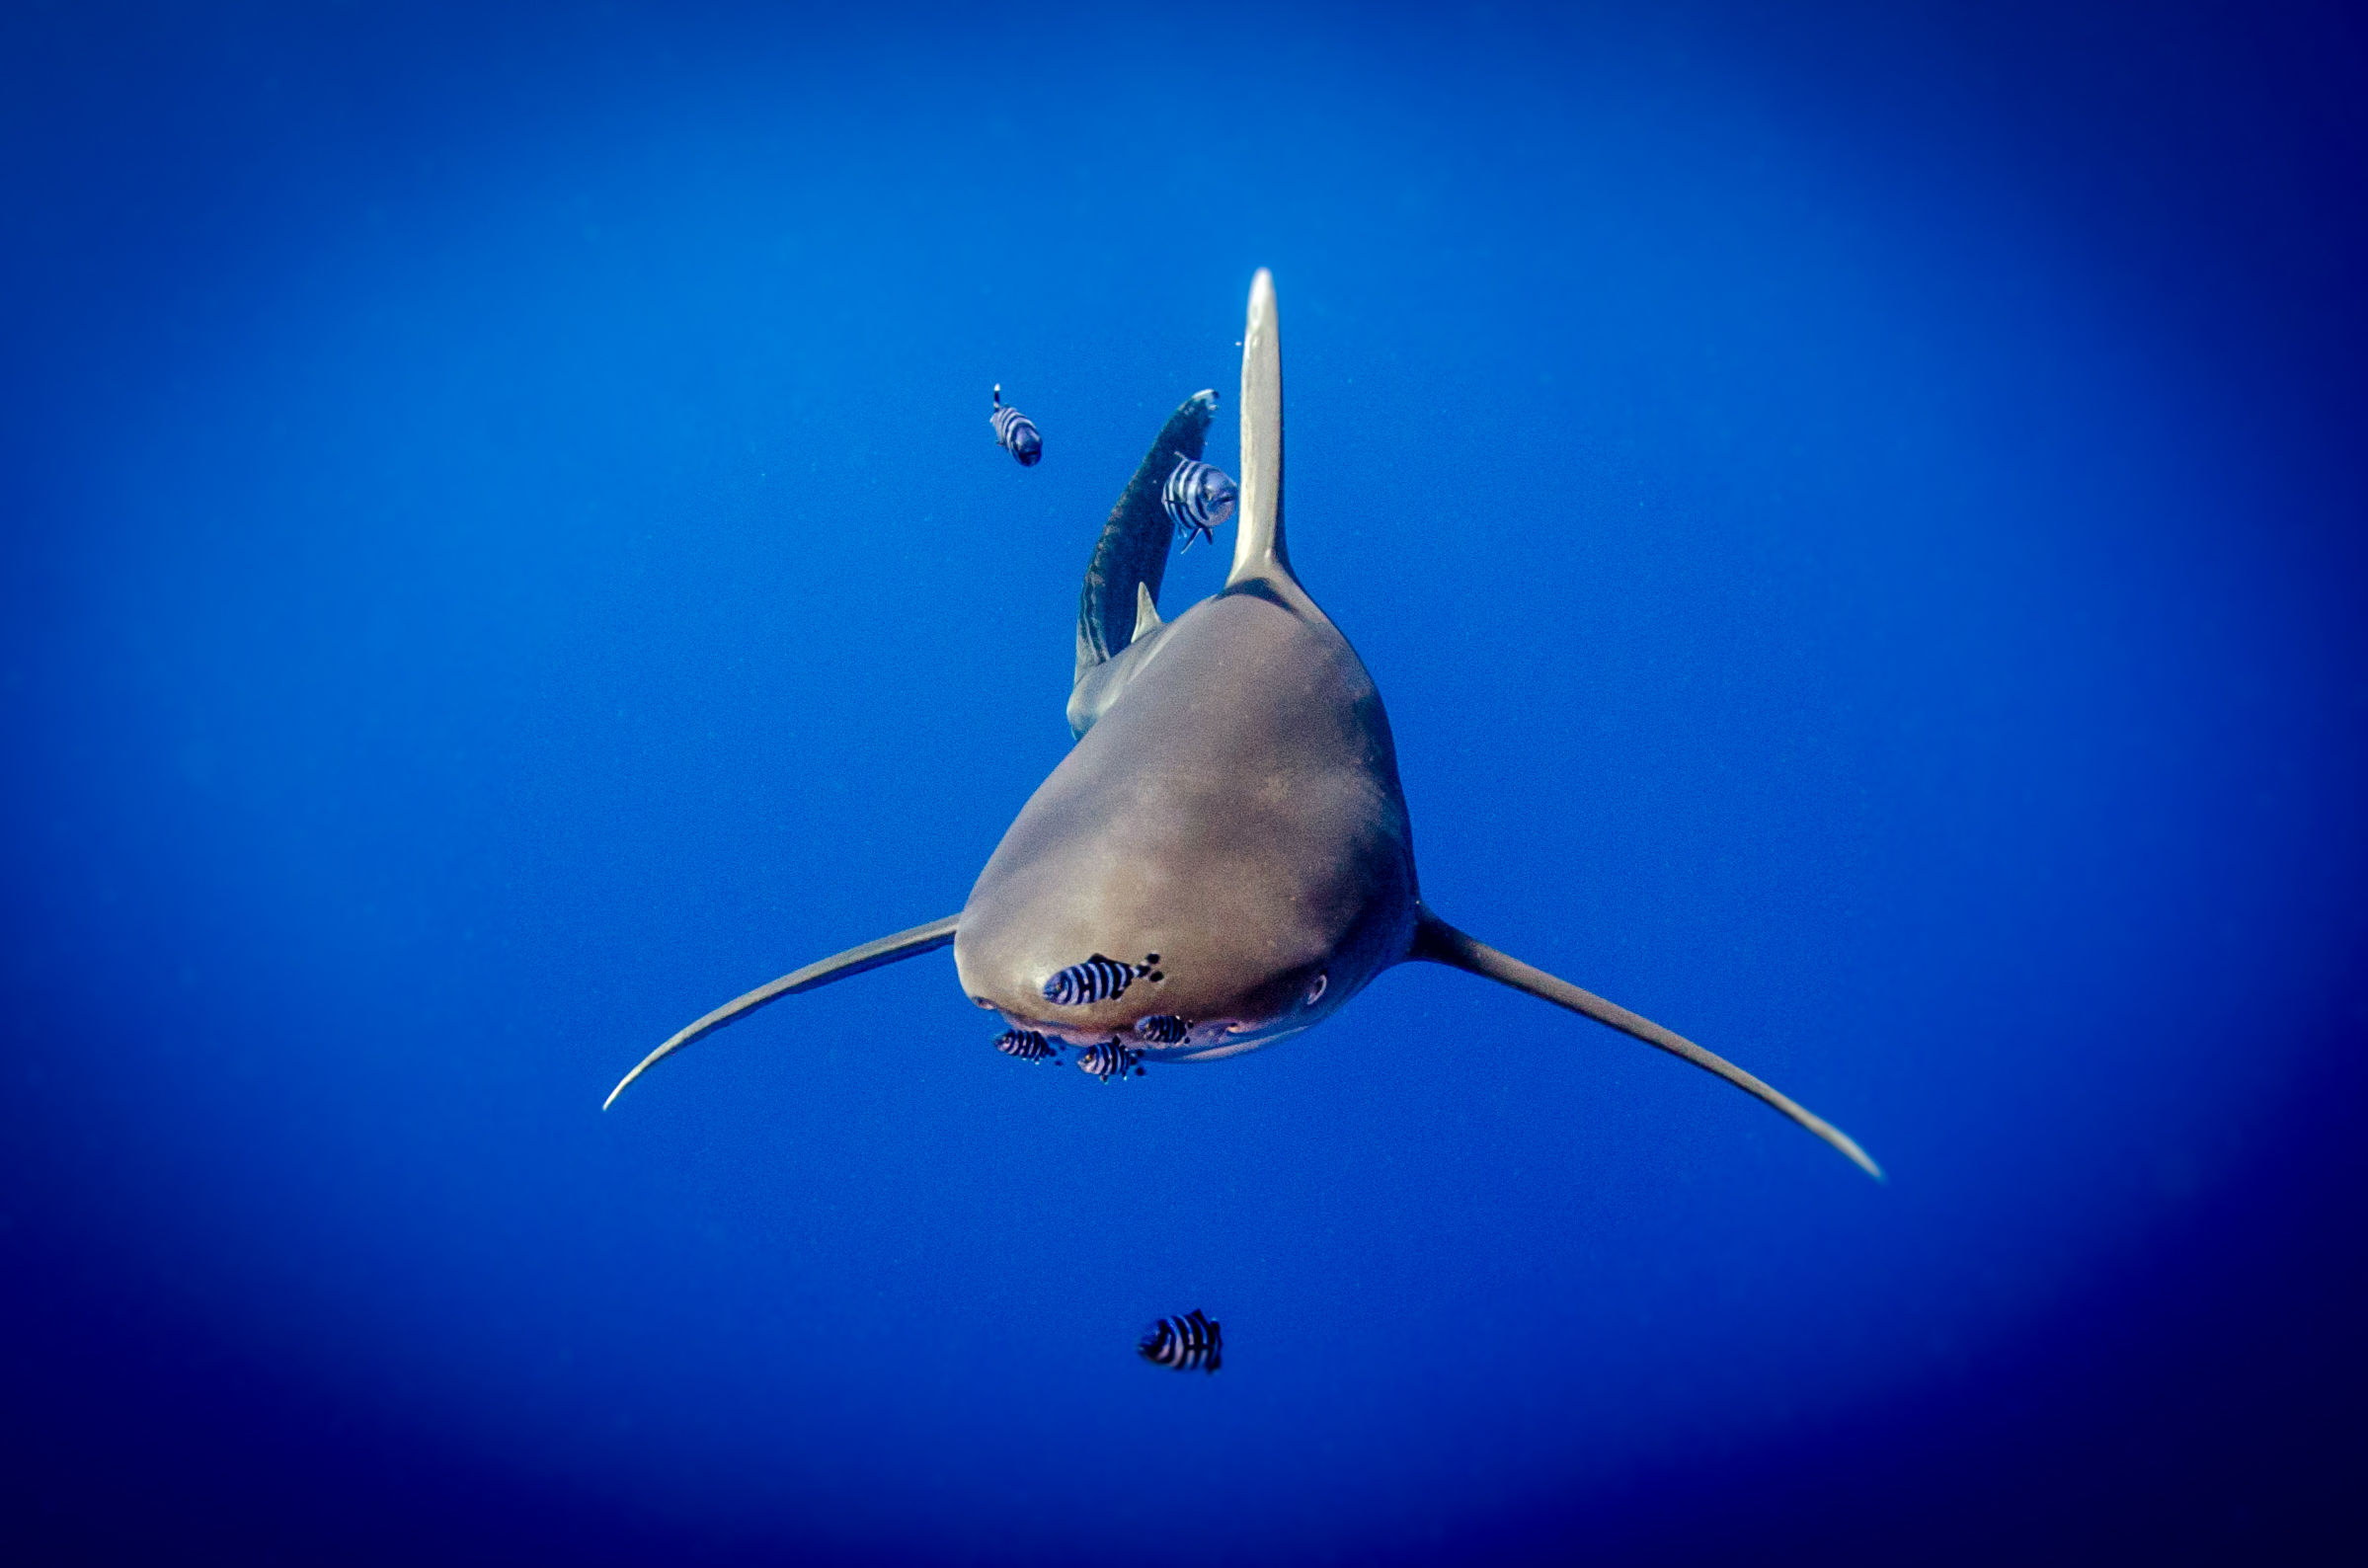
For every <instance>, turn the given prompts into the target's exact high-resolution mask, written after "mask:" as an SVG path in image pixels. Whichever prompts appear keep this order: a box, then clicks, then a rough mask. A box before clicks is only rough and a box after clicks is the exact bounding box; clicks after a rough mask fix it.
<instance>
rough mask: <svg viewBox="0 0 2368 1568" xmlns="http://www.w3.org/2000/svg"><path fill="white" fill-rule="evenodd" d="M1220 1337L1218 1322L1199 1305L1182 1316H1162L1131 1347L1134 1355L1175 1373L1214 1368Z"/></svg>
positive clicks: (1220, 1348)
mask: <svg viewBox="0 0 2368 1568" xmlns="http://www.w3.org/2000/svg"><path fill="white" fill-rule="evenodd" d="M1223 1350H1224V1338H1223V1335H1222V1334H1221V1333H1220V1332H1219V1329H1218V1325H1217V1324H1216V1323H1215V1322H1214V1321H1212V1320H1211V1319H1210V1318H1209V1317H1208V1316H1207V1315H1206V1314H1205V1313H1203V1312H1202V1311H1201V1309H1200V1308H1199V1307H1197V1306H1196V1307H1194V1308H1193V1309H1192V1310H1191V1311H1189V1312H1187V1313H1185V1314H1184V1315H1183V1316H1182V1317H1163V1318H1161V1319H1160V1320H1159V1321H1158V1322H1156V1323H1153V1324H1152V1325H1151V1326H1150V1328H1149V1329H1148V1330H1147V1331H1145V1334H1144V1336H1143V1343H1142V1344H1140V1345H1138V1346H1136V1347H1135V1351H1136V1354H1137V1355H1139V1356H1141V1357H1142V1358H1143V1359H1144V1360H1145V1361H1147V1362H1149V1363H1150V1364H1151V1365H1152V1366H1154V1367H1172V1368H1174V1369H1175V1370H1176V1371H1177V1372H1194V1371H1199V1372H1215V1371H1217V1369H1218V1367H1219V1365H1220V1362H1221V1358H1222V1352H1223Z"/></svg>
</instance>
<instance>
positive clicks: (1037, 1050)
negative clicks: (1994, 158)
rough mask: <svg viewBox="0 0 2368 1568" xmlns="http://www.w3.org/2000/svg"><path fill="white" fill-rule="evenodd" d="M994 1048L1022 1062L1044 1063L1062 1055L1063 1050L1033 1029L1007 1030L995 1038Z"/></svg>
mask: <svg viewBox="0 0 2368 1568" xmlns="http://www.w3.org/2000/svg"><path fill="white" fill-rule="evenodd" d="M994 1048H995V1049H996V1050H997V1051H1000V1052H1001V1053H1002V1054H1003V1055H1004V1056H1006V1057H1017V1058H1020V1060H1022V1061H1042V1060H1044V1059H1045V1058H1048V1057H1057V1056H1059V1055H1061V1048H1060V1047H1059V1046H1056V1045H1054V1044H1053V1043H1052V1042H1051V1041H1050V1040H1047V1039H1045V1037H1044V1036H1042V1035H1040V1034H1038V1033H1037V1032H1036V1031H1035V1030H1033V1029H1006V1030H1004V1031H1003V1032H1002V1033H1001V1034H999V1035H997V1036H995V1042H994Z"/></svg>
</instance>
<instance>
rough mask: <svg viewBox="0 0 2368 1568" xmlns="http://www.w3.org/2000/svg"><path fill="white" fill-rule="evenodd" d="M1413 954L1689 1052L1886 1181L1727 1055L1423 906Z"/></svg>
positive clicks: (1860, 1152) (1845, 1137) (1852, 1146)
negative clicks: (1492, 944) (1499, 947)
mask: <svg viewBox="0 0 2368 1568" xmlns="http://www.w3.org/2000/svg"><path fill="white" fill-rule="evenodd" d="M1407 956H1408V957H1410V958H1418V959H1424V960H1427V961H1428V962H1430V963H1433V964H1445V965H1447V966H1448V967H1449V968H1451V969H1460V970H1463V971H1465V972H1467V973H1469V974H1473V975H1478V976H1481V977H1482V978H1484V979H1487V980H1495V981H1496V982H1497V983H1498V984H1500V985H1510V986H1512V987H1513V988H1514V989H1515V990H1517V991H1527V992H1529V993H1530V994H1531V995H1532V996H1536V997H1538V998H1539V1000H1541V1001H1549V1002H1552V1003H1553V1004H1554V1005H1555V1006H1557V1007H1567V1008H1569V1009H1570V1010H1571V1011H1572V1012H1574V1013H1582V1014H1584V1015H1586V1016H1587V1017H1589V1018H1592V1019H1594V1020H1595V1021H1596V1022H1598V1023H1603V1024H1610V1025H1611V1026H1612V1027H1613V1028H1615V1029H1617V1030H1618V1031H1619V1032H1620V1033H1621V1034H1624V1035H1633V1036H1634V1037H1635V1038H1636V1039H1638V1040H1641V1041H1643V1042H1644V1043H1645V1044H1646V1045H1648V1046H1658V1047H1660V1048H1661V1049H1662V1050H1663V1051H1666V1052H1668V1053H1669V1054H1670V1055H1671V1056H1673V1057H1683V1058H1685V1059H1687V1060H1688V1061H1691V1062H1693V1063H1694V1064H1695V1065H1696V1066H1697V1067H1700V1068H1702V1069H1703V1070H1704V1071H1706V1072H1715V1073H1717V1074H1718V1075H1719V1076H1720V1077H1722V1078H1724V1079H1726V1080H1727V1082H1729V1083H1731V1084H1733V1085H1734V1086H1735V1087H1736V1088H1738V1089H1741V1090H1742V1091H1743V1092H1744V1093H1746V1094H1749V1095H1753V1096H1755V1097H1757V1098H1759V1099H1761V1100H1764V1101H1766V1102H1767V1103H1768V1104H1770V1105H1772V1106H1774V1107H1776V1110H1778V1111H1781V1112H1782V1113H1783V1114H1784V1115H1786V1116H1788V1117H1790V1118H1791V1119H1792V1120H1793V1121H1795V1122H1797V1123H1799V1124H1800V1125H1801V1126H1802V1127H1804V1128H1807V1129H1808V1130H1809V1131H1810V1132H1812V1133H1814V1134H1816V1135H1817V1136H1818V1137H1821V1138H1824V1139H1825V1140H1826V1141H1827V1142H1828V1143H1830V1144H1832V1145H1833V1146H1834V1147H1835V1148H1836V1149H1839V1150H1840V1151H1841V1152H1842V1153H1843V1154H1844V1155H1845V1156H1847V1157H1848V1158H1849V1159H1850V1161H1851V1163H1853V1164H1855V1165H1856V1166H1857V1167H1858V1169H1860V1170H1862V1171H1864V1172H1865V1173H1866V1174H1867V1175H1869V1176H1872V1177H1873V1178H1874V1179H1875V1180H1876V1181H1882V1180H1884V1176H1883V1170H1882V1167H1881V1166H1879V1165H1877V1164H1876V1163H1875V1162H1874V1161H1873V1160H1871V1159H1869V1158H1867V1156H1866V1151H1865V1150H1864V1149H1862V1148H1860V1147H1858V1144H1857V1141H1856V1139H1855V1138H1853V1137H1851V1136H1850V1135H1849V1134H1848V1133H1845V1132H1843V1131H1842V1129H1840V1128H1838V1127H1836V1126H1834V1124H1833V1123H1831V1122H1828V1121H1827V1120H1826V1119H1825V1118H1824V1117H1821V1116H1819V1115H1817V1114H1816V1113H1815V1112H1813V1111H1811V1110H1809V1109H1808V1108H1807V1107H1806V1106H1802V1105H1799V1104H1797V1103H1795V1102H1794V1101H1793V1100H1792V1099H1791V1098H1790V1097H1789V1096H1787V1095H1784V1094H1780V1093H1778V1092H1777V1091H1776V1090H1775V1089H1773V1088H1771V1087H1770V1086H1769V1085H1767V1084H1765V1083H1762V1082H1761V1081H1760V1080H1759V1079H1758V1078H1755V1077H1753V1076H1752V1075H1751V1074H1750V1073H1748V1072H1746V1071H1744V1070H1743V1069H1742V1068H1741V1067H1738V1066H1736V1065H1735V1064H1734V1063H1733V1062H1731V1061H1729V1060H1727V1059H1726V1058H1724V1057H1721V1056H1718V1055H1716V1054H1715V1053H1713V1052H1708V1051H1704V1050H1703V1049H1702V1048H1701V1047H1699V1046H1697V1045H1696V1044H1695V1043H1694V1042H1693V1041H1691V1040H1688V1039H1687V1038H1686V1037H1685V1036H1683V1035H1680V1034H1674V1033H1672V1032H1671V1031H1669V1030H1667V1029H1664V1028H1662V1027H1661V1026H1660V1025H1659V1024H1656V1023H1654V1022H1653V1021H1652V1020H1651V1019H1649V1018H1639V1017H1638V1016H1637V1015H1636V1014H1634V1013H1632V1012H1629V1011H1628V1010H1627V1009H1626V1008H1625V1007H1621V1006H1618V1005H1616V1004H1615V1003H1612V1002H1608V1001H1606V1000H1604V998H1602V997H1601V996H1598V995H1596V994H1595V993H1594V992H1593V991H1587V990H1581V989H1580V988H1579V987H1578V986H1576V985H1573V984H1571V983H1570V981H1568V980H1559V979H1556V978H1555V977H1554V976H1551V975H1548V974H1547V973H1546V972H1545V971H1543V970H1541V969H1538V968H1536V967H1534V966H1532V965H1529V964H1524V963H1523V962H1522V961H1521V960H1520V959H1517V958H1515V957H1513V956H1512V955H1511V954H1508V953H1500V952H1498V951H1497V950H1496V949H1495V948H1492V947H1490V946H1489V945H1488V944H1487V943H1485V942H1483V941H1480V940H1479V939H1478V938H1477V937H1473V936H1470V935H1467V934H1466V933H1464V932H1462V931H1459V930H1457V929H1456V928H1455V927H1454V926H1452V925H1450V924H1448V923H1447V922H1446V921H1445V920H1442V919H1440V918H1439V916H1437V915H1435V914H1433V913H1432V912H1431V911H1430V910H1428V909H1424V910H1423V911H1422V915H1421V919H1420V921H1419V922H1418V923H1417V925H1416V926H1415V930H1414V947H1413V950H1412V952H1410V953H1409V954H1408V955H1407Z"/></svg>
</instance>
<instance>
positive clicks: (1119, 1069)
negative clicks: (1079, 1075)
mask: <svg viewBox="0 0 2368 1568" xmlns="http://www.w3.org/2000/svg"><path fill="white" fill-rule="evenodd" d="M1077 1065H1078V1066H1080V1067H1083V1068H1084V1069H1085V1070H1086V1071H1087V1072H1090V1073H1092V1074H1093V1075H1094V1076H1095V1077H1097V1078H1099V1079H1101V1080H1102V1081H1103V1082H1104V1083H1108V1082H1109V1081H1110V1080H1111V1079H1112V1078H1123V1077H1125V1076H1126V1075H1127V1074H1128V1073H1129V1072H1132V1073H1134V1074H1135V1076H1137V1077H1139V1078H1140V1077H1142V1076H1143V1053H1142V1052H1140V1051H1134V1050H1130V1049H1129V1048H1127V1047H1125V1046H1122V1045H1120V1044H1119V1043H1118V1042H1117V1041H1115V1040H1105V1041H1102V1042H1101V1043H1100V1044H1098V1045H1091V1046H1087V1047H1086V1048H1085V1049H1084V1050H1083V1051H1080V1052H1078V1053H1077Z"/></svg>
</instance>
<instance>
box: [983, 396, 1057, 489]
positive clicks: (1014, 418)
mask: <svg viewBox="0 0 2368 1568" xmlns="http://www.w3.org/2000/svg"><path fill="white" fill-rule="evenodd" d="M987 423H988V424H990V425H992V426H993V427H994V438H995V444H996V445H997V446H1000V447H1001V448H1003V450H1005V451H1007V452H1009V453H1010V454H1011V455H1012V456H1014V457H1016V458H1018V459H1019V465H1020V467H1022V468H1034V467H1035V466H1036V460H1037V459H1038V458H1040V457H1042V456H1043V455H1044V437H1043V436H1041V435H1039V434H1037V433H1036V422H1035V421H1034V420H1032V419H1030V418H1028V416H1026V415H1025V414H1022V413H1021V412H1020V411H1019V410H1017V409H1015V408H1013V407H1011V406H1010V405H1009V404H1007V403H1005V402H1004V401H1003V383H1002V382H1000V381H997V382H996V383H995V384H994V412H993V413H992V414H989V415H988V416H987Z"/></svg>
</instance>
